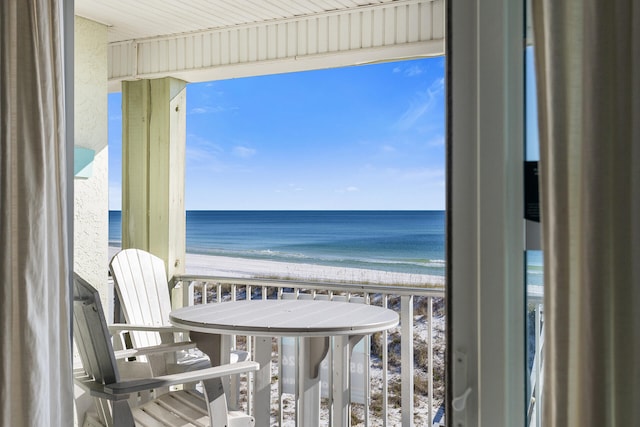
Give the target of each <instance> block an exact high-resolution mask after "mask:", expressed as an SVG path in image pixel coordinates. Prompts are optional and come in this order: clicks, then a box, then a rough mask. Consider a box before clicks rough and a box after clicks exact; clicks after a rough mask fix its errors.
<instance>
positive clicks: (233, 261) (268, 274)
mask: <svg viewBox="0 0 640 427" xmlns="http://www.w3.org/2000/svg"><path fill="white" fill-rule="evenodd" d="M119 250H120V248H117V247H114V246H109V260H111V258H112V257H113V255H115V254H116V253H117V252H118V251H119ZM185 274H190V275H201V276H223V277H237V278H268V279H292V280H308V281H315V282H334V283H363V284H376V285H398V286H422V287H425V286H426V287H434V288H441V287H443V286H444V277H440V276H432V275H427V274H411V273H397V272H392V271H382V270H369V269H364V268H349V267H331V266H324V265H317V264H302V263H300V264H299V263H291V262H282V261H267V260H257V259H250V258H235V257H228V256H218V255H202V254H194V253H187V254H186V259H185Z"/></svg>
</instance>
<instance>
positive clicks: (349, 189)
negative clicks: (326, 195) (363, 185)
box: [336, 185, 360, 193]
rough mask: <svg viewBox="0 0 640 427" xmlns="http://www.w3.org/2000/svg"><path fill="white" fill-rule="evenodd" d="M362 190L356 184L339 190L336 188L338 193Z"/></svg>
mask: <svg viewBox="0 0 640 427" xmlns="http://www.w3.org/2000/svg"><path fill="white" fill-rule="evenodd" d="M358 191H360V189H359V188H358V187H356V186H354V185H350V186H348V187H345V188H340V189H338V190H336V193H356V192H358Z"/></svg>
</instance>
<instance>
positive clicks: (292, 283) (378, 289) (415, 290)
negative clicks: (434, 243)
mask: <svg viewBox="0 0 640 427" xmlns="http://www.w3.org/2000/svg"><path fill="white" fill-rule="evenodd" d="M193 281H198V282H224V283H225V284H231V285H233V284H235V285H251V286H273V287H279V288H297V289H301V288H304V289H314V290H325V291H334V292H353V293H370V294H376V293H380V294H391V295H399V296H402V295H415V296H431V297H440V298H444V296H445V291H444V287H443V288H427V287H415V286H403V285H393V286H391V285H374V284H357V283H353V282H349V283H337V282H312V281H304V280H284V279H260V278H239V277H224V276H203V275H193V274H182V275H177V276H175V277H174V278H173V282H174V283H177V282H193Z"/></svg>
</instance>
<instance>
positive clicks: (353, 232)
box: [109, 211, 445, 277]
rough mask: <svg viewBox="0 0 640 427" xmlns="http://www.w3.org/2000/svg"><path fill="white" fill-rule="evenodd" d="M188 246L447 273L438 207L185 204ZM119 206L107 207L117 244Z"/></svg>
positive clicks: (225, 253) (254, 256)
mask: <svg viewBox="0 0 640 427" xmlns="http://www.w3.org/2000/svg"><path fill="white" fill-rule="evenodd" d="M186 215H187V241H186V244H187V252H189V253H197V254H205V255H219V256H227V257H236V258H251V259H261V260H272V261H281V262H292V263H306V264H317V265H327V266H335V267H349V268H365V269H372V270H382V271H392V272H399V273H412V274H429V275H435V276H441V277H444V274H445V212H444V211H187V213H186ZM121 225H122V224H121V212H120V211H110V212H109V245H110V246H115V247H120V246H121V239H122V237H121V236H122V226H121Z"/></svg>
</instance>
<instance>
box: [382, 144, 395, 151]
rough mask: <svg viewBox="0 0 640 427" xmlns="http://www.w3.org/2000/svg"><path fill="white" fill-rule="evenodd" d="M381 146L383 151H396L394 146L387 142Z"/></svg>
mask: <svg viewBox="0 0 640 427" xmlns="http://www.w3.org/2000/svg"><path fill="white" fill-rule="evenodd" d="M381 148H382V151H384V152H385V153H393V152H394V151H396V147H394V146H393V145H389V144H386V145H383V146H382V147H381Z"/></svg>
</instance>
